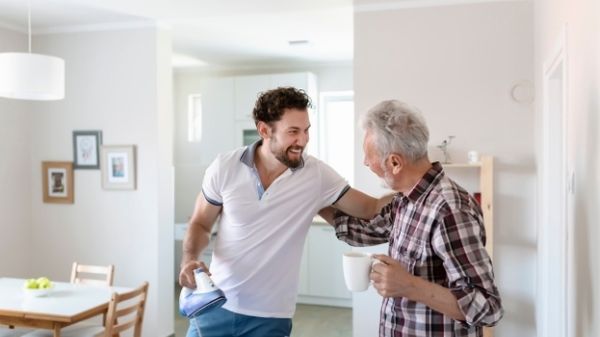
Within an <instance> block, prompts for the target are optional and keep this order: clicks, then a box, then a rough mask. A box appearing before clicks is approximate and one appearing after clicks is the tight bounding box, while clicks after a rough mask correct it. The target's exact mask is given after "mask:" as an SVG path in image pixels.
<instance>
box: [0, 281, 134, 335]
mask: <svg viewBox="0 0 600 337" xmlns="http://www.w3.org/2000/svg"><path fill="white" fill-rule="evenodd" d="M25 281H26V280H25V279H20V278H9V277H0V326H9V327H10V326H13V327H16V326H19V327H31V328H39V329H49V330H52V331H53V334H54V337H60V331H61V329H62V328H64V327H66V326H69V325H72V324H75V323H77V322H80V321H83V320H86V319H90V318H92V317H95V316H99V315H105V314H106V313H107V310H108V304H109V302H110V299H111V296H112V294H113V293H114V292H117V293H121V292H127V291H130V290H132V288H126V287H109V286H99V285H89V284H80V283H68V282H53V287H52V288H51V289H50V290H49V291H48V293H47V294H46V295H44V296H40V297H36V296H32V295H31V293H30V292H28V291H27V290H26V289H25V288H24V284H25Z"/></svg>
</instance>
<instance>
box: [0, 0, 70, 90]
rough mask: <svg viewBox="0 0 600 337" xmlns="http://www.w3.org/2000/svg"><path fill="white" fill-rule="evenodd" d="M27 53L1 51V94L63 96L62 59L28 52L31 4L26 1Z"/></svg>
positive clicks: (63, 74)
mask: <svg viewBox="0 0 600 337" xmlns="http://www.w3.org/2000/svg"><path fill="white" fill-rule="evenodd" d="M27 6H28V13H27V24H28V37H29V52H28V53H0V97H6V98H14V99H26V100H38V101H51V100H60V99H63V98H65V61H64V60H63V59H61V58H58V57H55V56H48V55H42V54H33V53H32V52H31V5H30V3H29V1H28V3H27Z"/></svg>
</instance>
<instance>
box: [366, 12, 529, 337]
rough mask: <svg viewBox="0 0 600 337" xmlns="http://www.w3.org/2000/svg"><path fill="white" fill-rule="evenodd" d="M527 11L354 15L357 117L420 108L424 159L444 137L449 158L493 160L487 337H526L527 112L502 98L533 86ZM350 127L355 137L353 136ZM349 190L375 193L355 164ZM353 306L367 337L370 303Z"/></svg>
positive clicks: (371, 180)
mask: <svg viewBox="0 0 600 337" xmlns="http://www.w3.org/2000/svg"><path fill="white" fill-rule="evenodd" d="M532 17H533V5H532V3H530V2H524V1H517V2H500V3H493V2H492V3H481V4H471V5H450V6H438V7H423V8H412V9H397V10H387V11H357V12H356V14H355V20H354V22H355V60H354V71H355V73H354V79H355V88H354V90H355V101H356V111H357V114H359V115H360V114H363V113H364V112H365V111H366V110H367V109H369V108H370V107H372V106H373V105H375V104H376V103H378V102H379V101H381V100H383V99H391V98H395V99H400V100H404V101H406V102H408V103H410V104H413V105H415V106H417V107H419V108H420V109H421V110H422V111H423V113H424V115H425V118H426V119H427V121H428V124H429V127H430V132H431V141H430V146H431V149H430V157H431V158H432V159H440V152H439V150H438V149H437V148H435V145H436V144H439V143H440V142H441V141H442V140H443V139H444V138H445V137H446V136H448V135H454V136H456V138H455V139H454V142H453V143H452V145H451V146H450V149H451V154H452V157H453V158H454V159H455V161H458V162H460V161H462V162H464V161H466V152H467V151H468V150H471V149H475V150H478V151H479V152H480V153H483V154H490V155H493V156H495V195H494V197H495V204H494V207H495V212H494V220H495V223H494V225H495V233H494V234H495V242H494V247H495V257H494V258H495V259H494V268H495V274H496V280H497V284H498V286H499V289H500V293H501V296H502V299H503V305H504V308H505V310H506V313H505V317H504V319H503V320H502V321H501V322H500V324H499V326H498V327H497V328H496V330H495V331H496V332H495V334H496V336H499V337H503V336H507V337H508V336H534V335H535V334H536V327H535V314H534V313H535V307H534V294H535V258H536V241H535V235H536V234H535V233H536V227H535V221H534V214H535V213H534V207H535V186H534V185H535V168H534V145H533V141H534V137H533V133H532V131H531V130H532V128H533V121H534V116H533V109H532V106H531V105H528V104H520V103H517V102H515V101H513V100H511V98H510V95H509V93H510V90H511V88H512V86H513V85H514V84H515V83H518V82H520V81H522V80H530V81H532V80H533V47H532V46H533V22H532ZM362 138H363V134H362V131H360V130H357V137H356V139H360V140H362ZM356 151H357V153H359V154H360V155H359V156H357V159H356V182H357V184H356V185H357V187H358V188H360V189H364V190H365V191H367V192H370V193H376V194H378V193H381V192H382V190H381V188H379V181H378V179H377V178H376V177H375V175H373V174H372V173H371V172H369V171H368V170H367V169H365V168H364V167H363V165H362V148H361V142H357V144H356ZM373 303H374V301H367V300H365V301H364V302H360V301H359V302H358V303H357V301H355V311H354V317H355V325H354V327H355V337H358V336H361V337H362V336H365V337H367V336H373V335H374V334H375V332H374V331H376V329H377V325H376V321H375V320H376V319H377V317H378V314H379V306H378V305H379V303H380V302H379V301H377V304H376V305H374V304H373Z"/></svg>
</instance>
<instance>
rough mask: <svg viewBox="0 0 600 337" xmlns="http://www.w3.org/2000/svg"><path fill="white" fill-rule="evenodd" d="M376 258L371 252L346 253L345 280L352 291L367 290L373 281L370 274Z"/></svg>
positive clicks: (344, 260)
mask: <svg viewBox="0 0 600 337" xmlns="http://www.w3.org/2000/svg"><path fill="white" fill-rule="evenodd" d="M374 261H375V259H374V258H373V257H372V256H371V254H367V253H361V252H348V253H344V256H343V257H342V262H343V266H344V281H345V282H346V287H347V288H348V290H350V291H365V290H367V288H368V287H369V283H371V282H370V281H371V280H370V278H369V274H370V273H371V266H372V265H373V262H374Z"/></svg>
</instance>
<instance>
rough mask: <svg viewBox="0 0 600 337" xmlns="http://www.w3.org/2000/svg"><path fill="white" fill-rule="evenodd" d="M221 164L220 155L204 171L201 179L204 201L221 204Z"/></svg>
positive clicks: (216, 204)
mask: <svg viewBox="0 0 600 337" xmlns="http://www.w3.org/2000/svg"><path fill="white" fill-rule="evenodd" d="M221 166H222V156H221V155H218V156H217V158H216V159H215V160H214V161H213V162H212V163H211V164H210V166H208V168H207V169H206V171H204V179H203V180H202V194H203V195H204V198H205V199H206V201H208V202H209V203H210V204H212V205H215V206H222V205H223V196H222V195H221V190H222V189H221V186H222V185H221V180H222V177H221Z"/></svg>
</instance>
